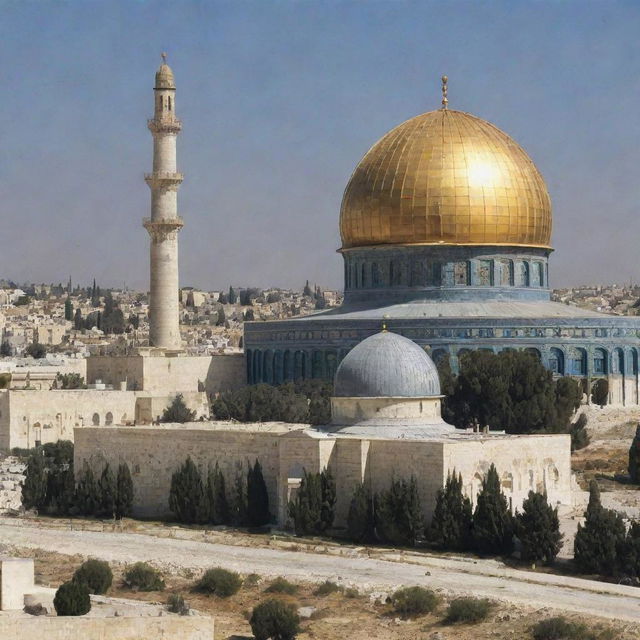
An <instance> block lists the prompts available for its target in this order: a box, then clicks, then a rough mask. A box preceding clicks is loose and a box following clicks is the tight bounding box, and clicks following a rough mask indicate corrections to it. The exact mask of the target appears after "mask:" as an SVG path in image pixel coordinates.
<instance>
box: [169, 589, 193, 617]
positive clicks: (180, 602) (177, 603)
mask: <svg viewBox="0 0 640 640" xmlns="http://www.w3.org/2000/svg"><path fill="white" fill-rule="evenodd" d="M167 611H168V612H169V613H177V614H179V615H181V616H188V615H189V605H188V604H187V603H186V602H185V601H184V598H183V597H182V596H181V595H179V594H177V593H172V594H171V595H170V596H169V597H168V598H167Z"/></svg>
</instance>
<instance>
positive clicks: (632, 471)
mask: <svg viewBox="0 0 640 640" xmlns="http://www.w3.org/2000/svg"><path fill="white" fill-rule="evenodd" d="M629 477H630V478H631V482H634V483H636V484H638V481H639V480H640V424H638V426H637V427H636V435H635V436H634V437H633V440H632V442H631V447H630V448H629Z"/></svg>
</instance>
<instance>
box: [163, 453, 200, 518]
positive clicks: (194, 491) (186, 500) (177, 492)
mask: <svg viewBox="0 0 640 640" xmlns="http://www.w3.org/2000/svg"><path fill="white" fill-rule="evenodd" d="M169 509H171V511H172V512H173V513H174V514H175V516H176V518H177V519H178V521H179V522H184V523H186V524H194V523H203V522H206V521H207V516H208V513H207V505H206V500H205V495H204V487H203V485H202V479H201V478H200V472H199V471H198V468H197V467H196V465H195V464H194V463H193V460H191V458H190V457H188V458H187V459H186V460H185V462H184V464H183V465H182V466H181V467H180V469H179V470H178V471H176V472H175V473H174V474H173V475H172V476H171V490H170V492H169Z"/></svg>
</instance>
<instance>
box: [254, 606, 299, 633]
mask: <svg viewBox="0 0 640 640" xmlns="http://www.w3.org/2000/svg"><path fill="white" fill-rule="evenodd" d="M249 624H250V625H251V631H252V632H253V635H254V636H255V640H269V638H270V639H271V640H294V638H295V637H296V636H297V635H298V633H299V632H300V618H299V616H298V613H297V611H296V607H295V605H293V604H289V603H286V602H282V600H277V599H271V600H266V601H265V602H262V603H260V604H259V605H258V606H257V607H255V608H254V610H253V613H252V614H251V619H250V620H249Z"/></svg>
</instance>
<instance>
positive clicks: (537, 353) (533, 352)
mask: <svg viewBox="0 0 640 640" xmlns="http://www.w3.org/2000/svg"><path fill="white" fill-rule="evenodd" d="M525 351H526V352H527V353H530V354H531V355H532V356H534V357H536V358H537V359H538V360H542V354H541V353H540V351H538V349H536V348H535V347H527V348H526V349H525Z"/></svg>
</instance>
